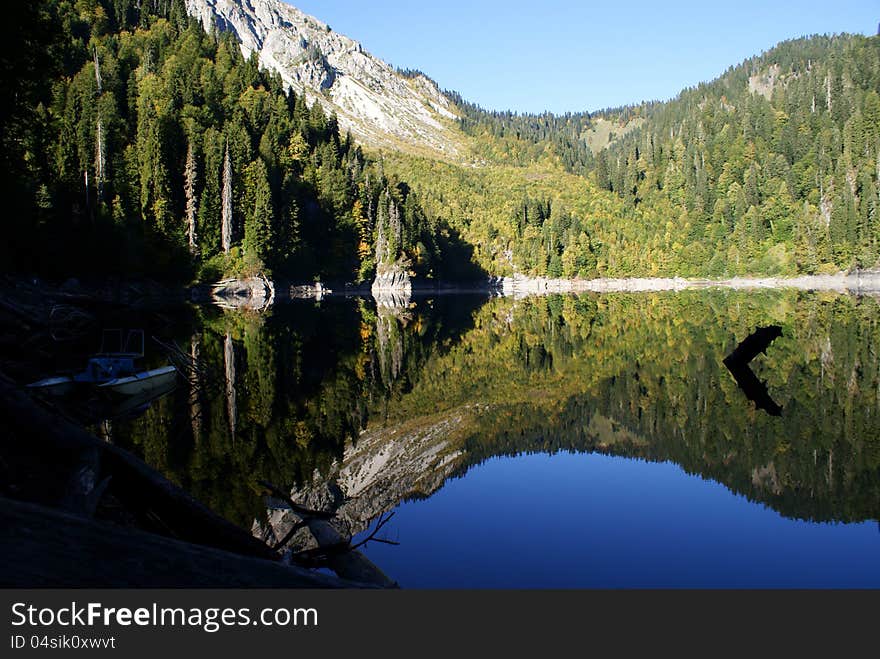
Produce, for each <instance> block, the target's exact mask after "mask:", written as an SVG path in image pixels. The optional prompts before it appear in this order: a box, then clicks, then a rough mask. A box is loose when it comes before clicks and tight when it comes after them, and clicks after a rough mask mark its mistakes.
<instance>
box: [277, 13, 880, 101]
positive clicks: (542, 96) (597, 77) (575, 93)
mask: <svg viewBox="0 0 880 659" xmlns="http://www.w3.org/2000/svg"><path fill="white" fill-rule="evenodd" d="M287 1H288V3H289V4H292V5H294V6H296V7H298V8H299V9H301V10H303V11H304V12H306V13H307V14H311V15H313V16H316V17H318V18H319V19H321V20H322V21H324V22H326V23H329V24H330V26H331V27H332V28H333V29H334V30H336V31H337V32H341V33H343V34H345V35H347V36H349V37H352V38H353V39H357V40H358V41H360V42H361V43H362V44H363V45H364V47H365V48H366V49H367V50H369V51H370V52H371V53H373V54H374V55H376V56H378V57H381V58H382V59H384V60H386V61H388V62H390V63H391V64H393V65H395V66H399V67H402V68H413V69H420V70H422V71H424V72H425V73H427V74H428V75H430V76H431V77H432V78H434V79H435V80H437V82H438V83H439V84H440V86H441V88H445V89H454V90H457V91H459V92H461V93H462V95H463V96H464V97H465V98H466V99H468V100H471V101H474V102H476V103H479V104H480V105H483V106H484V107H487V108H492V109H512V110H518V111H521V112H540V111H543V110H550V111H552V112H557V113H559V112H566V111H583V110H597V109H601V108H605V107H612V106H617V105H623V104H626V103H633V102H637V101H641V100H646V99H666V98H670V97H672V96H674V95H675V94H677V93H678V91H680V90H681V89H682V88H683V87H687V86H690V85H694V84H697V83H699V82H702V81H706V80H711V79H712V78H715V77H717V76H718V75H719V74H721V73H722V72H723V71H724V70H725V69H726V68H727V67H728V66H730V65H732V64H736V63H739V62H741V61H742V60H744V59H746V58H748V57H750V56H751V55H754V54H758V53H760V52H761V51H763V50H766V49H768V48H770V47H772V46H773V45H774V44H776V43H777V42H779V41H782V40H784V39H789V38H793V37H799V36H803V35H807V34H816V33H834V32H856V33H861V34H871V35H873V34H876V33H877V25H878V21H880V0H837V1H835V0H802V1H800V2H790V1H788V0H786V1H784V2H775V1H774V0H763V1H757V0H728V1H727V2H715V1H713V0H700V1H698V2H696V1H694V2H691V1H688V2H663V1H662V0H655V1H653V2H642V1H640V0H631V1H629V2H619V1H618V2H615V1H613V0H604V1H603V2H584V1H582V2H578V1H576V0H539V1H535V2H526V1H523V0H443V1H442V2H425V1H422V2H404V1H403V0H287Z"/></svg>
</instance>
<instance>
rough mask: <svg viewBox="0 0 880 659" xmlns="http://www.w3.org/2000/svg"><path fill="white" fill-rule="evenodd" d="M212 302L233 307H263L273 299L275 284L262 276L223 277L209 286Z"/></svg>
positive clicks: (268, 304)
mask: <svg viewBox="0 0 880 659" xmlns="http://www.w3.org/2000/svg"><path fill="white" fill-rule="evenodd" d="M211 299H212V301H213V302H214V304H217V305H219V306H221V307H227V308H234V309H264V308H266V307H268V306H270V305H271V304H272V303H273V302H274V301H275V285H274V284H273V283H272V282H271V281H269V280H268V279H265V278H263V277H251V278H250V279H225V280H223V281H220V282H217V283H216V284H214V285H213V286H212V287H211Z"/></svg>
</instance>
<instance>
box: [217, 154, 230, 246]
mask: <svg viewBox="0 0 880 659" xmlns="http://www.w3.org/2000/svg"><path fill="white" fill-rule="evenodd" d="M220 240H221V243H222V246H223V252H224V253H226V254H229V250H230V249H232V165H231V163H230V162H229V140H226V155H225V156H224V158H223V208H222V215H221V226H220Z"/></svg>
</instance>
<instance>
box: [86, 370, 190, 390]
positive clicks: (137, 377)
mask: <svg viewBox="0 0 880 659" xmlns="http://www.w3.org/2000/svg"><path fill="white" fill-rule="evenodd" d="M176 378H177V369H176V368H175V367H173V366H163V367H162V368H154V369H153V370H152V371H141V372H140V373H133V374H132V375H129V376H126V377H121V378H114V379H112V380H108V381H107V382H102V383H101V384H99V385H98V389H100V390H101V391H110V392H113V393H114V394H120V395H122V396H139V395H142V394H146V393H149V392H150V391H151V390H153V389H156V388H159V387H164V386H166V385H167V384H168V383H170V382H174V380H175V379H176Z"/></svg>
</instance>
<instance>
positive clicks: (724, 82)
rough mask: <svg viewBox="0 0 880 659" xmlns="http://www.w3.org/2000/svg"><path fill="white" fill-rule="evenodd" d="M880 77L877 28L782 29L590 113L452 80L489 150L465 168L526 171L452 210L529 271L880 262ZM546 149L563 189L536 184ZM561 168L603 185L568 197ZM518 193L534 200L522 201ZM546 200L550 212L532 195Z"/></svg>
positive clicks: (778, 270) (649, 271)
mask: <svg viewBox="0 0 880 659" xmlns="http://www.w3.org/2000/svg"><path fill="white" fill-rule="evenodd" d="M878 89H880V38H877V37H871V38H866V37H862V36H851V35H838V36H832V37H829V36H817V37H811V38H807V39H799V40H794V41H787V42H784V43H782V44H780V45H778V46H777V47H775V48H773V49H772V50H770V51H768V52H767V53H764V54H762V55H761V56H758V57H755V58H752V59H750V60H748V61H746V62H744V63H742V64H740V65H739V66H736V67H733V68H731V69H729V70H728V71H727V72H725V73H724V74H723V75H722V76H721V77H720V78H718V79H717V80H715V81H713V82H711V83H707V84H702V85H699V86H697V87H695V88H691V89H687V90H685V91H683V92H682V93H681V94H680V95H679V96H678V97H677V98H675V99H674V100H672V101H670V102H667V103H653V102H652V103H645V104H642V105H638V106H632V107H626V108H620V109H615V110H605V111H602V112H599V113H595V114H593V115H590V114H588V113H583V114H570V115H564V116H553V115H549V114H544V115H517V114H514V113H510V112H486V111H483V110H481V109H480V108H478V107H476V106H474V105H471V104H468V103H466V102H464V101H463V100H462V99H460V97H457V96H456V95H453V96H452V97H453V98H454V99H456V100H457V101H458V102H459V106H460V108H461V111H462V114H463V119H462V121H461V127H462V129H463V131H465V132H466V133H467V134H468V135H469V136H470V137H471V139H472V149H473V152H474V155H475V158H476V159H477V160H478V161H479V162H481V166H478V167H477V168H475V169H474V170H473V171H472V172H471V174H470V175H469V176H465V177H464V178H474V179H476V180H477V181H483V180H485V179H494V178H496V177H497V172H498V171H508V170H509V168H510V167H511V166H512V167H518V168H520V169H521V170H522V172H521V175H520V176H519V177H517V178H518V181H517V183H518V187H513V188H510V187H504V186H501V187H498V188H495V187H491V186H490V187H488V188H487V187H486V186H485V185H483V184H482V183H471V184H470V186H465V187H464V189H465V190H467V191H468V192H469V193H470V194H471V195H472V196H474V197H480V196H482V195H488V196H489V197H490V199H488V200H485V199H484V200H480V202H479V203H480V204H482V205H483V206H492V212H491V213H490V217H488V218H487V217H486V216H485V214H484V213H480V212H473V213H471V214H470V215H467V214H458V215H456V212H455V210H454V209H450V210H449V211H447V212H448V214H449V215H450V217H451V219H452V221H453V223H461V225H462V227H463V228H462V231H463V232H464V235H465V236H466V237H467V238H469V239H471V240H474V241H475V242H476V243H477V245H478V252H479V253H480V254H483V255H484V263H485V264H486V265H488V266H491V267H492V268H493V269H497V268H499V267H501V268H503V267H505V266H504V264H503V259H499V257H498V255H499V254H504V253H508V254H509V253H510V252H511V251H512V252H513V255H514V259H513V264H512V269H515V270H517V271H520V272H524V273H528V274H551V275H553V276H559V275H560V274H561V275H562V276H566V277H572V276H593V275H596V274H598V275H613V276H627V275H656V274H665V275H704V276H705V275H709V276H729V275H737V274H794V273H816V272H833V271H838V270H840V269H851V268H869V267H873V266H876V265H877V262H878V257H880V246H878V236H880V234H878V229H880V226H878V221H880V218H878V215H877V208H878V203H880V201H878V177H880V95H878ZM535 163H541V164H544V165H549V164H555V166H556V173H555V174H553V175H552V176H553V182H552V183H549V184H547V185H549V187H554V188H557V190H558V192H554V193H550V194H545V192H544V191H543V190H541V189H539V188H537V187H535V186H529V184H528V181H529V180H530V178H531V174H530V172H531V171H532V170H533V169H534V167H535ZM480 169H483V170H489V171H490V172H494V173H489V174H487V173H485V172H482V171H479V170H480ZM403 171H406V172H407V174H408V175H409V176H410V178H411V179H412V180H413V181H414V182H415V181H418V184H417V185H415V186H414V187H415V189H417V190H422V188H423V187H424V188H426V189H437V188H440V187H441V183H440V182H439V181H437V180H434V179H435V178H436V176H437V172H436V171H431V173H430V175H429V176H430V177H431V179H432V180H431V181H421V180H419V177H418V172H417V168H413V167H410V168H408V169H405V170H403ZM563 171H565V172H568V173H571V174H576V175H581V176H585V177H586V178H587V179H589V181H590V182H591V183H592V184H594V186H595V187H590V186H586V185H585V186H583V187H582V188H581V192H580V194H582V195H585V196H589V197H591V199H589V200H584V201H582V202H580V203H577V204H574V205H572V204H571V203H570V202H567V201H566V202H563V205H564V209H562V210H560V211H559V212H558V213H557V212H556V210H555V209H556V208H557V206H558V204H557V202H560V201H561V200H562V198H563V197H564V196H565V195H566V192H567V191H569V190H571V188H570V187H569V185H568V184H567V182H566V177H564V176H563V175H562V172H563ZM544 180H545V182H546V176H545V178H544ZM452 185H457V182H454V177H450V178H449V181H448V182H447V184H446V187H447V188H448V187H449V186H452ZM545 187H547V186H546V185H545ZM471 188H472V189H471ZM602 192H610V193H613V194H614V195H615V196H616V197H617V200H618V201H619V202H620V203H612V202H608V201H606V200H605V199H604V198H603V197H602ZM525 195H527V196H529V199H528V200H523V197H524V196H525ZM447 196H448V195H445V194H444V195H443V199H445V198H446V197H447ZM498 197H503V198H504V199H503V200H501V199H498ZM600 198H601V199H602V201H601V202H600V201H597V199H600ZM432 199H433V200H434V201H436V202H438V203H440V205H441V206H442V205H443V203H444V201H443V199H440V198H438V197H437V194H434V195H432ZM514 199H515V200H516V201H517V202H521V203H519V204H518V206H517V208H516V209H515V211H512V210H511V208H510V206H511V203H513V200H514ZM540 205H543V207H544V209H545V211H546V210H547V209H550V212H549V213H547V212H533V211H531V209H532V208H535V207H536V206H540ZM569 213H573V214H574V216H573V217H571V218H569V217H568V215H569ZM520 218H522V219H521V220H520ZM523 225H525V227H523ZM584 236H586V237H587V241H585V240H584ZM585 244H589V245H590V251H591V253H590V254H585V252H584V245H585ZM593 262H595V263H596V264H597V266H596V269H595V270H593V269H592V268H591V266H590V265H589V264H591V263H593ZM585 264H586V265H585Z"/></svg>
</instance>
